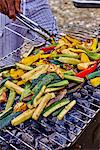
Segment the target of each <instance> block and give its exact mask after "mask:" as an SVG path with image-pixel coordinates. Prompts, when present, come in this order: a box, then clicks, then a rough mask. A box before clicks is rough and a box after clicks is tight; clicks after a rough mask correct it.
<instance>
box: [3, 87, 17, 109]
mask: <svg viewBox="0 0 100 150" xmlns="http://www.w3.org/2000/svg"><path fill="white" fill-rule="evenodd" d="M15 97H16V92H15V91H14V90H13V89H12V90H10V94H9V97H8V101H7V104H6V108H5V110H8V109H9V108H10V107H12V105H13V103H14V100H15Z"/></svg>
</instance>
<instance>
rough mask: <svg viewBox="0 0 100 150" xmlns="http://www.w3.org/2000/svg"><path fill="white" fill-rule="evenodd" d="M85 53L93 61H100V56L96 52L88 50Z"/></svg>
mask: <svg viewBox="0 0 100 150" xmlns="http://www.w3.org/2000/svg"><path fill="white" fill-rule="evenodd" d="M85 53H86V54H87V55H88V56H89V57H90V59H92V60H99V59H100V54H99V53H96V52H91V51H89V50H86V51H85Z"/></svg>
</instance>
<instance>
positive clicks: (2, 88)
mask: <svg viewBox="0 0 100 150" xmlns="http://www.w3.org/2000/svg"><path fill="white" fill-rule="evenodd" d="M6 91H7V89H6V87H4V86H3V87H1V88H0V95H1V94H2V92H6Z"/></svg>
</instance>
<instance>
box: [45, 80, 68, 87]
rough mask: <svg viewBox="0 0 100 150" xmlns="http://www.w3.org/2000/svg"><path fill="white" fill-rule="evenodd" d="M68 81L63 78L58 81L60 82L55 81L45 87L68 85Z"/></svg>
mask: <svg viewBox="0 0 100 150" xmlns="http://www.w3.org/2000/svg"><path fill="white" fill-rule="evenodd" d="M68 84H69V82H68V81H67V80H63V81H60V82H56V83H54V84H49V85H48V86H47V87H48V88H49V87H60V86H66V85H68Z"/></svg>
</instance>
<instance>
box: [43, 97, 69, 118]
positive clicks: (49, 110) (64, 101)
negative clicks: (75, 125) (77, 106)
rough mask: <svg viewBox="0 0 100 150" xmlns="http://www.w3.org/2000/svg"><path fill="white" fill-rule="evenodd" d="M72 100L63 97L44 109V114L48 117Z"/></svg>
mask: <svg viewBox="0 0 100 150" xmlns="http://www.w3.org/2000/svg"><path fill="white" fill-rule="evenodd" d="M69 102H70V101H69V100H68V99H62V100H60V101H57V102H56V103H54V104H52V105H50V106H49V107H47V108H46V109H45V110H44V113H43V116H44V117H48V116H49V115H50V114H51V113H53V112H54V111H55V110H57V109H59V108H61V107H62V106H64V105H67V104H68V103H69Z"/></svg>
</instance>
